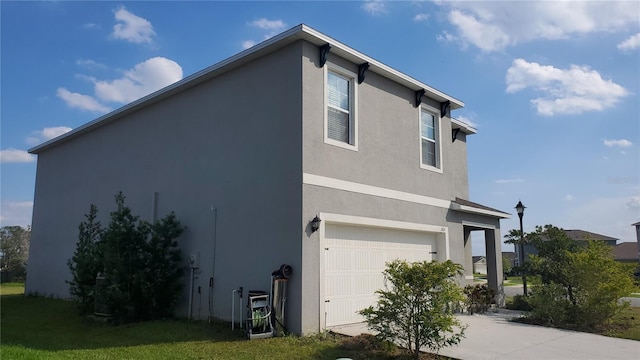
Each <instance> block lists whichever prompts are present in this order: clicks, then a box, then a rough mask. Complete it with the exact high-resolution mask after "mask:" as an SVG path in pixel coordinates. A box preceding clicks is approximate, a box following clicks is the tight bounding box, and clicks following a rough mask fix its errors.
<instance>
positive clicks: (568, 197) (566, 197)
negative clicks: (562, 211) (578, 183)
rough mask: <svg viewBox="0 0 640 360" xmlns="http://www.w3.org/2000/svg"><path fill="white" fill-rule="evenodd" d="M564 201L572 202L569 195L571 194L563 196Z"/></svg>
mask: <svg viewBox="0 0 640 360" xmlns="http://www.w3.org/2000/svg"><path fill="white" fill-rule="evenodd" d="M564 199H565V200H566V201H572V200H573V195H571V194H567V195H565V196H564Z"/></svg>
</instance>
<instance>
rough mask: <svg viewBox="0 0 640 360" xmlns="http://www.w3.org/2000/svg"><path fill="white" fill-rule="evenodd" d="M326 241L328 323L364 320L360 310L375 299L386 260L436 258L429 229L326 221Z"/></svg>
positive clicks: (325, 269)
mask: <svg viewBox="0 0 640 360" xmlns="http://www.w3.org/2000/svg"><path fill="white" fill-rule="evenodd" d="M324 244H325V248H324V297H325V298H324V302H325V319H326V326H335V325H343V324H352V323H357V322H361V321H364V318H363V317H362V316H360V315H359V314H357V311H358V310H361V309H364V308H366V307H368V306H369V305H373V304H374V303H375V302H376V300H377V296H376V294H375V291H376V290H379V289H382V288H383V287H384V277H383V275H382V272H383V271H384V269H385V263H386V262H389V261H392V260H395V259H404V260H407V261H410V262H413V261H424V260H427V261H431V260H432V259H435V258H436V256H435V255H434V252H435V251H436V237H435V234H434V233H428V232H419V231H403V230H395V229H383V228H375V227H362V226H348V225H337V224H327V225H326V228H325V242H324Z"/></svg>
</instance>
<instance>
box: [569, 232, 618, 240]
mask: <svg viewBox="0 0 640 360" xmlns="http://www.w3.org/2000/svg"><path fill="white" fill-rule="evenodd" d="M564 232H565V234H567V236H568V237H569V238H570V239H571V240H582V241H584V240H600V241H617V240H618V239H616V238H612V237H610V236H605V235H600V234H596V233H592V232H589V231H584V230H564Z"/></svg>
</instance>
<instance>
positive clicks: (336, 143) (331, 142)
mask: <svg viewBox="0 0 640 360" xmlns="http://www.w3.org/2000/svg"><path fill="white" fill-rule="evenodd" d="M324 143H325V144H328V145H333V146H337V147H341V148H343V149H347V150H351V151H358V145H357V144H356V145H351V144H347V143H345V142H342V141H338V140H333V139H328V138H325V139H324Z"/></svg>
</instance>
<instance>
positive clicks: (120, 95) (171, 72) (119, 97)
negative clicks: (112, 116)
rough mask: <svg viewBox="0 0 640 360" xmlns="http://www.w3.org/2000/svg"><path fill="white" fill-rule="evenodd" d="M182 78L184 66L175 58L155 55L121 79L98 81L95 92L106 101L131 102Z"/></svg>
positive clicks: (128, 71) (125, 73) (126, 72)
mask: <svg viewBox="0 0 640 360" xmlns="http://www.w3.org/2000/svg"><path fill="white" fill-rule="evenodd" d="M181 79H182V67H180V65H178V63H176V62H175V61H173V60H169V59H167V58H164V57H154V58H151V59H148V60H146V61H144V62H141V63H139V64H137V65H136V66H135V67H134V68H133V69H130V70H127V71H125V72H124V76H123V77H122V78H120V79H115V80H111V81H97V82H96V83H95V94H96V96H97V97H98V98H99V99H100V100H102V101H104V102H112V103H121V104H124V103H129V102H131V101H135V100H138V99H139V98H141V97H143V96H146V95H148V94H150V93H152V92H154V91H156V90H159V89H161V88H163V87H165V86H167V85H170V84H173V83H174V82H176V81H179V80H181Z"/></svg>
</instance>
